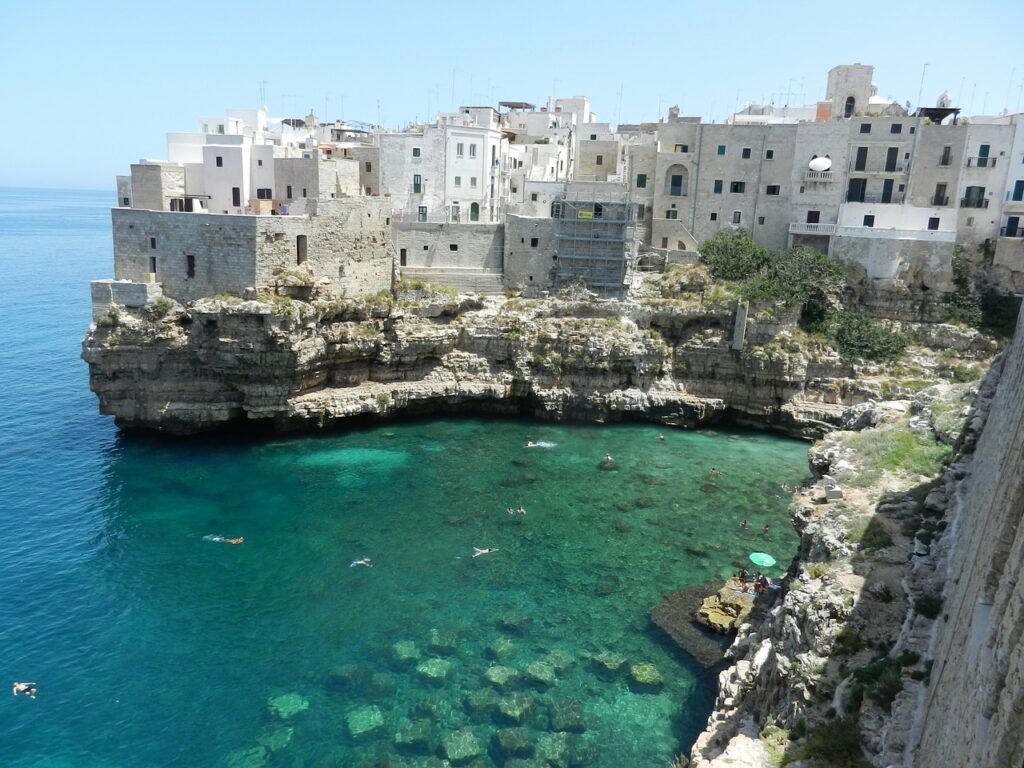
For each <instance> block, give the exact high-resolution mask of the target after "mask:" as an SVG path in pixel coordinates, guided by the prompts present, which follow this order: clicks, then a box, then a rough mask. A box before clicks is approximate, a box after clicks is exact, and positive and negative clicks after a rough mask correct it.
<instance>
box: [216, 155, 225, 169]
mask: <svg viewBox="0 0 1024 768" xmlns="http://www.w3.org/2000/svg"><path fill="white" fill-rule="evenodd" d="M214 160H215V161H216V162H217V167H218V168H223V167H224V158H223V157H221V156H220V155H217V157H215V158H214Z"/></svg>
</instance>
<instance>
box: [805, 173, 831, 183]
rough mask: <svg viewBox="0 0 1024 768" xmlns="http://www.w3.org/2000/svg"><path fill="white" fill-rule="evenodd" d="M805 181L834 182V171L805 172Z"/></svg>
mask: <svg viewBox="0 0 1024 768" xmlns="http://www.w3.org/2000/svg"><path fill="white" fill-rule="evenodd" d="M803 178H804V181H832V179H833V178H834V174H833V173H832V171H804V177H803Z"/></svg>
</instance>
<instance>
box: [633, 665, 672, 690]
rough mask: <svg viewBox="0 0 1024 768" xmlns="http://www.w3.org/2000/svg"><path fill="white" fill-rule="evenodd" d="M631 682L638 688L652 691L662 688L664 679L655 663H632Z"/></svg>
mask: <svg viewBox="0 0 1024 768" xmlns="http://www.w3.org/2000/svg"><path fill="white" fill-rule="evenodd" d="M629 683H630V686H631V687H633V688H635V689H637V690H641V691H652V690H657V689H658V688H661V686H662V684H663V683H664V680H662V677H661V673H660V672H659V671H658V668H657V667H655V666H654V665H653V664H647V663H642V664H630V665H629Z"/></svg>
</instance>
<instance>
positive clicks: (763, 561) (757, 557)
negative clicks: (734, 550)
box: [750, 552, 775, 568]
mask: <svg viewBox="0 0 1024 768" xmlns="http://www.w3.org/2000/svg"><path fill="white" fill-rule="evenodd" d="M750 562H752V563H753V564H754V565H759V566H761V567H762V568H771V567H772V566H773V565H775V558H774V557H772V556H771V555H768V554H765V553H764V552H751V553H750Z"/></svg>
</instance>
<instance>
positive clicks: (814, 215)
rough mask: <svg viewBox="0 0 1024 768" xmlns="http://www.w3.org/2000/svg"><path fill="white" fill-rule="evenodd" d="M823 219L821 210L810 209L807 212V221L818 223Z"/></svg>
mask: <svg viewBox="0 0 1024 768" xmlns="http://www.w3.org/2000/svg"><path fill="white" fill-rule="evenodd" d="M819 221H821V211H808V212H807V223H808V224H817V223H818V222H819Z"/></svg>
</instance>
